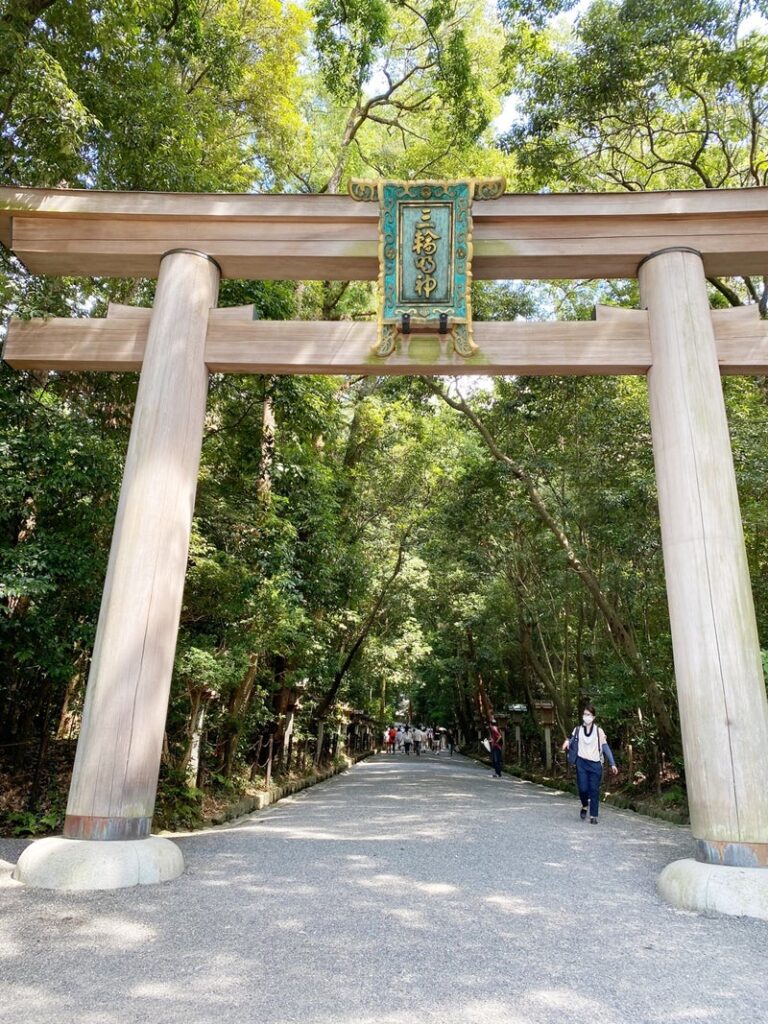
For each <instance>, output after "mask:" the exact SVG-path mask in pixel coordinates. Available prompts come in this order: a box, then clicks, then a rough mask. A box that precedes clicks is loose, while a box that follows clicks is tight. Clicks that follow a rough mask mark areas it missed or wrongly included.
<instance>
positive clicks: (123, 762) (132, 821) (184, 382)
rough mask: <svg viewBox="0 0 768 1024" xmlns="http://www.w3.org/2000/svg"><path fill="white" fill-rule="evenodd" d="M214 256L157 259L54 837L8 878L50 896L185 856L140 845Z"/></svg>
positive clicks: (150, 842) (170, 635) (150, 877)
mask: <svg viewBox="0 0 768 1024" xmlns="http://www.w3.org/2000/svg"><path fill="white" fill-rule="evenodd" d="M219 276H220V271H219V268H218V265H217V264H216V263H215V262H214V261H213V260H211V258H210V257H208V256H206V255H205V254H203V253H200V252H195V251H192V250H186V251H185V250H174V251H172V252H168V253H166V254H165V256H164V257H163V259H162V261H161V264H160V273H159V277H158V283H157V293H156V296H155V304H154V307H153V310H152V318H151V321H150V326H149V334H148V338H147V346H146V350H145V353H144V362H143V366H142V371H141V378H140V382H139V389H138V394H137V397H136V408H135V412H134V417H133V425H132V428H131V437H130V442H129V445H128V454H127V457H126V463H125V471H124V474H123V482H122V487H121V490H120V500H119V504H118V509H117V518H116V520H115V530H114V534H113V537H112V547H111V550H110V556H109V565H108V568H107V577H106V582H105V585H104V595H103V597H102V603H101V611H100V614H99V622H98V627H97V631H96V642H95V646H94V651H93V660H92V663H91V671H90V677H89V680H88V688H87V694H86V701H85V709H84V713H83V723H82V729H81V733H80V739H79V741H78V745H77V755H76V758H75V767H74V774H73V777H72V785H71V789H70V794H69V803H68V805H67V815H66V820H65V824H64V837H56V838H50V839H43V840H40V841H38V842H36V843H34V844H32V845H31V846H30V847H28V848H27V850H25V851H24V853H23V854H22V856H21V858H20V860H19V862H18V864H17V866H16V871H15V874H14V877H15V878H16V879H17V880H19V881H22V882H26V883H28V884H29V885H33V886H39V887H42V888H56V889H93V888H98V889H107V888H119V887H123V886H128V885H138V884H141V883H151V882H162V881H166V880H168V879H171V878H176V877H177V876H178V875H180V874H181V873H182V871H183V870H184V860H183V858H182V855H181V851H180V850H179V848H178V847H177V846H175V845H174V844H173V843H172V842H170V840H168V839H163V838H160V837H158V836H150V826H151V823H152V811H153V808H154V803H155V793H156V790H157V779H158V772H159V766H160V755H161V750H162V742H163V731H164V728H165V719H166V713H167V709H168V697H169V691H170V684H171V676H172V670H173V659H174V653H175V648H176V637H177V633H178V623H179V614H180V611H181V601H182V593H183V589H184V577H185V571H186V564H187V554H188V549H189V536H190V529H191V525H192V513H193V510H194V503H195V490H196V486H197V472H198V466H199V461H200V450H201V443H202V437H203V424H204V418H205V406H206V396H207V390H208V370H207V367H206V364H205V353H204V346H205V338H206V332H207V328H208V312H209V310H210V309H211V308H212V307H213V306H215V305H216V298H217V294H218V284H219Z"/></svg>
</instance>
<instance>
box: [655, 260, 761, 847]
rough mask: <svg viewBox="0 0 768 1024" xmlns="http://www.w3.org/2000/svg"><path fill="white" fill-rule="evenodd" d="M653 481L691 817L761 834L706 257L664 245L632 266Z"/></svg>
mask: <svg viewBox="0 0 768 1024" xmlns="http://www.w3.org/2000/svg"><path fill="white" fill-rule="evenodd" d="M640 287H641V295H642V298H643V301H644V303H645V304H647V306H648V318H649V328H650V337H651V348H652V353H653V360H652V366H651V369H650V372H649V374H648V392H649V399H650V410H651V427H652V434H653V450H654V460H655V464H656V481H657V486H658V494H659V513H660V519H661V534H662V544H663V550H664V567H665V575H666V580H667V596H668V601H669V613H670V623H671V627H672V642H673V649H674V661H675V677H676V681H677V693H678V701H679V705H680V723H681V729H682V735H683V748H684V754H685V767H686V781H687V787H688V799H689V805H690V812H691V828H692V830H693V833H694V835H695V836H696V837H697V838H698V839H705V840H710V841H726V842H742V843H749V842H755V843H760V842H766V841H768V757H767V756H766V751H768V701H766V692H765V682H764V680H763V671H762V666H761V662H760V646H759V642H758V636H757V627H756V623H755V613H754V607H753V600H752V590H751V586H750V578H749V569H748V565H747V557H746V550H745V546H744V537H743V533H742V525H741V515H740V511H739V500H738V494H737V491H736V478H735V473H734V468H733V459H732V456H731V447H730V438H729V434H728V423H727V419H726V413H725V403H724V401H723V393H722V386H721V382H720V377H719V372H718V371H719V367H718V355H717V351H716V342H715V331H714V328H713V324H715V325H717V327H718V328H720V327H721V326H723V325H729V324H735V325H739V324H741V325H744V324H745V323H747V324H748V323H749V321H750V314H744V313H738V314H736V315H735V316H732V315H731V314H727V315H725V316H721V315H716V316H715V317H713V316H712V314H711V312H710V309H709V304H708V300H707V287H706V280H705V275H704V268H703V266H702V262H701V260H700V258H699V257H698V256H696V255H695V254H693V253H685V252H671V253H665V254H663V255H659V256H657V257H655V258H654V259H652V260H650V261H649V262H647V263H646V264H645V265H644V266H643V267H642V268H641V271H640Z"/></svg>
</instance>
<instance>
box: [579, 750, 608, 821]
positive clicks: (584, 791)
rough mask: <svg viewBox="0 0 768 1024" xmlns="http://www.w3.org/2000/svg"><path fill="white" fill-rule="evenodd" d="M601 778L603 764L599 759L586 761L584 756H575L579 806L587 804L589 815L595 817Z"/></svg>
mask: <svg viewBox="0 0 768 1024" xmlns="http://www.w3.org/2000/svg"><path fill="white" fill-rule="evenodd" d="M602 778H603V766H602V765H601V764H600V762H599V761H587V759H586V758H584V757H577V758H576V785H577V786H578V788H579V798H580V799H581V806H582V807H586V806H587V804H589V816H590V817H591V818H596V817H597V805H598V803H599V801H600V783H601V781H602Z"/></svg>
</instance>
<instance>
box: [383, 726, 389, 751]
mask: <svg viewBox="0 0 768 1024" xmlns="http://www.w3.org/2000/svg"><path fill="white" fill-rule="evenodd" d="M384 749H385V750H389V726H385V727H384Z"/></svg>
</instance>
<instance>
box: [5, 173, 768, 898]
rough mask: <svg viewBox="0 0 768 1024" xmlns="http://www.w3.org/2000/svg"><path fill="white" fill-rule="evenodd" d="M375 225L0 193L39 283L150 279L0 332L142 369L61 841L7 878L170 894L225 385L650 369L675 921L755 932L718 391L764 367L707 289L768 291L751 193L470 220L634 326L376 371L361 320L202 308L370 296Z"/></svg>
mask: <svg viewBox="0 0 768 1024" xmlns="http://www.w3.org/2000/svg"><path fill="white" fill-rule="evenodd" d="M377 224H378V211H377V210H376V208H375V207H373V206H371V205H367V204H359V203H356V202H354V201H353V200H352V199H351V198H346V197H340V196H254V195H168V194H159V193H104V192H93V191H75V190H36V189H24V188H4V189H0V241H2V242H3V243H4V244H5V245H6V246H7V247H8V248H9V249H11V250H12V251H13V252H14V253H15V254H16V256H17V257H18V258H19V259H20V260H21V261H22V262H23V263H24V264H25V265H26V267H27V268H28V269H29V270H30V271H31V272H32V273H37V274H54V275H77V276H83V275H94V276H110V277H149V278H152V277H157V278H158V286H157V293H156V297H155V302H154V306H153V307H152V309H139V308H133V307H125V306H112V307H110V309H109V313H108V315H107V317H106V319H104V320H83V319H76V320H67V319H50V320H31V321H20V320H12V321H11V323H10V326H9V329H8V334H7V339H6V342H5V347H4V352H3V357H4V359H5V361H6V362H7V363H8V364H10V365H11V366H12V367H16V368H17V369H20V370H24V369H26V370H59V371H66V370H84V369H90V370H112V371H119V370H140V371H141V377H140V385H139V390H138V395H137V400H136V408H135V413H134V420H133V426H132V429H131V437H130V443H129V447H128V454H127V459H126V466H125V473H124V477H123V483H122V488H121V492H120V500H119V505H118V511H117V518H116V523H115V531H114V536H113V541H112V548H111V552H110V559H109V566H108V570H107V577H106V582H105V585H104V596H103V600H102V606H101V612H100V617H99V624H98V629H97V635H96V642H95V647H94V652H93V660H92V665H91V673H90V678H89V682H88V688H87V694H86V703H85V710H84V716H83V723H82V730H81V735H80V740H79V743H78V749H77V757H76V762H75V770H74V775H73V779H72V786H71V791H70V797H69V804H68V807H67V816H66V822H65V827H64V837H63V838H52V839H46V840H40V841H38V842H37V843H35V844H33V845H32V846H31V847H29V848H28V849H27V850H26V851H25V853H24V854H23V856H22V858H21V860H20V861H19V864H18V865H17V869H16V877H17V878H19V879H21V880H23V881H26V882H28V883H29V884H31V885H39V886H44V887H51V888H108V887H113V886H117V885H131V884H137V883H140V882H153V881H162V880H165V879H168V878H172V877H176V876H177V875H178V874H180V873H181V871H182V870H183V860H182V858H181V853H180V851H179V850H178V848H177V847H175V846H174V845H173V844H172V843H170V842H169V841H167V840H162V839H160V838H158V837H150V826H151V821H152V813H153V808H154V800H155V791H156V786H157V777H158V771H159V764H160V754H161V747H162V738H163V730H164V725H165V717H166V711H167V703H168V694H169V688H170V681H171V672H172V666H173V658H174V650H175V644H176V635H177V630H178V620H179V613H180V607H181V600H182V591H183V586H184V576H185V570H186V563H187V551H188V542H189V533H190V527H191V521H192V513H193V508H194V498H195V488H196V481H197V470H198V463H199V456H200V447H201V442H202V435H203V421H204V416H205V406H206V391H207V379H208V374H209V373H210V372H221V373H329V374H341V373H354V374H359V373H373V374H434V373H437V374H467V373H471V374H515V373H525V374H644V375H647V379H648V390H649V399H650V413H651V427H652V433H653V447H654V458H655V465H656V474H657V483H658V492H659V510H660V518H661V528H662V542H663V550H664V562H665V571H666V577H667V591H668V600H669V609H670V619H671V626H672V639H673V646H674V659H675V674H676V680H677V689H678V698H679V704H680V719H681V725H682V732H683V744H684V753H685V760H686V773H687V780H688V793H689V800H690V808H691V825H692V830H693V833H694V836H695V839H696V859H695V860H693V859H691V860H684V861H678V862H676V863H674V864H671V865H669V866H668V867H667V868H666V869H665V870H664V872H662V875H661V878H660V883H659V884H660V889H661V890H662V892H663V893H664V895H665V896H666V897H667V898H669V899H670V900H671V901H672V902H675V903H676V904H677V905H679V906H686V907H689V908H691V909H706V908H708V909H717V910H722V911H725V912H728V913H748V914H752V915H755V916H760V917H764V918H768V870H765V869H766V867H768V702H767V701H766V692H765V685H764V681H763V674H762V666H761V662H760V650H759V643H758V637H757V629H756V624H755V615H754V607H753V599H752V592H751V587H750V581H749V574H748V567H747V560H746V552H745V546H744V539H743V533H742V524H741V516H740V512H739V504H738V496H737V493H736V481H735V475H734V469H733V460H732V456H731V450H730V441H729V436H728V425H727V422H726V414H725V406H724V402H723V395H722V388H721V385H720V374H729V373H730V374H765V373H768V324H766V323H765V322H762V321H761V320H760V318H759V315H758V311H757V309H756V307H754V306H750V307H745V308H739V309H734V310H727V311H715V310H711V309H710V307H709V302H708V298H707V289H706V278H707V275H717V276H735V275H741V274H757V275H761V276H762V275H764V274H766V273H767V272H768V189H759V188H756V189H743V190H742V189H728V190H711V191H702V192H666V193H639V194H627V195H625V194H606V195H593V194H577V195H507V196H503V197H502V198H500V199H497V200H495V201H493V202H483V201H476V202H475V205H474V250H475V257H474V268H473V269H474V274H475V276H476V277H479V278H486V279H488V278H490V279H510V278H520V279H536V278H538V279H553V278H573V279H583V278H618V277H634V276H638V277H639V280H640V291H641V297H642V303H643V306H644V307H645V308H643V309H641V310H634V311H631V310H618V309H611V308H605V307H602V308H598V310H597V311H596V320H595V321H594V322H591V323H584V322H578V323H529V322H519V321H516V322H513V323H477V324H476V325H475V341H476V343H477V344H478V346H479V351H478V353H477V354H476V355H474V356H472V357H470V358H463V357H461V356H459V355H456V354H455V353H454V352H453V351H449V349H448V346H446V345H445V344H444V343H441V340H440V339H439V337H437V336H434V335H433V336H430V337H417V336H414V337H412V338H411V339H410V341H406V340H405V339H404V340H403V343H402V345H401V348H400V350H399V351H397V352H396V353H394V354H393V355H392V356H390V357H388V358H387V359H386V360H382V359H380V358H379V357H377V356H375V355H373V354H372V353H371V346H372V344H373V342H374V341H375V336H376V325H375V324H373V323H346V322H339V323H327V322H319V323H310V322H266V321H256V320H253V318H252V311H251V309H250V307H248V308H245V309H217V308H216V299H217V290H218V283H219V280H220V278H221V277H222V276H223V277H229V278H246V279H270V280H275V279H291V280H337V281H338V280H372V279H375V278H376V277H377V274H378V259H377V246H378V238H377Z"/></svg>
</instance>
